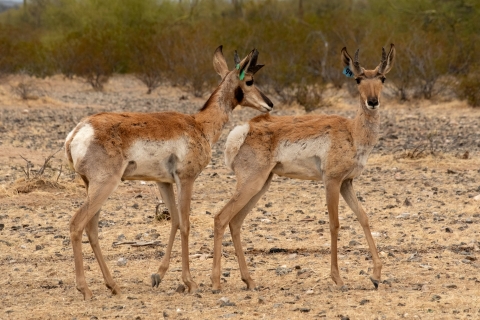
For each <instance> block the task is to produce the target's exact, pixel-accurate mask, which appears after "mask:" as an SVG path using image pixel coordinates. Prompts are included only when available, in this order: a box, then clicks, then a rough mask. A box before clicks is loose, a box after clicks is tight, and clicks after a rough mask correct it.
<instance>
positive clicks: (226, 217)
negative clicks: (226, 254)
mask: <svg viewBox="0 0 480 320" xmlns="http://www.w3.org/2000/svg"><path fill="white" fill-rule="evenodd" d="M270 171H271V170H265V171H264V172H260V173H258V172H255V177H247V178H245V179H239V176H238V175H237V179H238V182H237V190H236V191H235V194H234V195H233V197H232V199H230V201H229V202H228V203H227V204H226V205H225V207H223V209H222V210H221V211H220V212H219V213H218V214H217V215H216V216H215V227H214V243H213V269H212V278H211V280H212V291H213V292H214V293H216V292H219V291H220V289H221V286H220V272H221V259H222V239H223V234H224V233H225V228H226V227H227V225H228V224H229V223H230V221H231V220H232V219H233V218H234V217H235V216H236V215H237V214H238V213H239V212H240V211H241V210H242V209H243V208H245V206H247V204H248V206H247V208H245V212H243V213H242V214H243V218H245V215H246V214H247V213H248V212H249V211H250V209H251V207H253V206H254V204H255V203H256V201H252V200H253V197H255V195H257V194H258V193H259V192H260V191H261V190H262V188H263V187H264V186H265V184H266V183H265V182H266V181H267V179H268V176H269V174H270ZM250 178H251V179H250ZM242 181H245V182H242ZM266 188H268V185H267V187H266ZM260 196H261V195H260ZM257 200H258V199H257ZM251 201H252V204H250V202H251ZM243 218H239V219H238V221H236V223H235V226H236V224H239V225H241V222H242V221H243ZM239 232H240V231H239V230H238V234H237V231H235V232H234V233H232V238H233V241H234V245H235V252H236V253H237V255H238V256H239V260H238V261H239V264H241V263H243V264H244V265H245V269H246V263H245V257H244V256H243V252H242V248H241V246H242V245H241V242H240V233H239ZM237 248H238V249H237ZM238 252H242V253H241V254H240V255H239V254H238ZM241 260H242V261H241ZM245 271H246V270H245ZM240 272H242V270H241V271H240ZM246 273H247V275H248V271H246ZM244 277H245V280H244V281H248V279H249V278H250V276H245V274H243V272H242V279H243V278H244ZM250 280H251V279H250ZM252 285H253V282H250V284H249V283H248V282H247V286H248V287H250V286H252Z"/></svg>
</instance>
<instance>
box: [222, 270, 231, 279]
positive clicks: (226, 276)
mask: <svg viewBox="0 0 480 320" xmlns="http://www.w3.org/2000/svg"><path fill="white" fill-rule="evenodd" d="M222 275H223V276H224V277H225V278H228V277H230V271H224V272H223V273H222Z"/></svg>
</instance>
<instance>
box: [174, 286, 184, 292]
mask: <svg viewBox="0 0 480 320" xmlns="http://www.w3.org/2000/svg"><path fill="white" fill-rule="evenodd" d="M175 292H177V293H184V292H185V286H184V285H183V284H179V285H178V287H177V289H176V290H175Z"/></svg>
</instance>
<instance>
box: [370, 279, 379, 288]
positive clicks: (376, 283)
mask: <svg viewBox="0 0 480 320" xmlns="http://www.w3.org/2000/svg"><path fill="white" fill-rule="evenodd" d="M370 281H372V283H373V285H374V286H375V290H376V289H378V284H379V283H380V281H378V280H375V279H373V278H372V277H370Z"/></svg>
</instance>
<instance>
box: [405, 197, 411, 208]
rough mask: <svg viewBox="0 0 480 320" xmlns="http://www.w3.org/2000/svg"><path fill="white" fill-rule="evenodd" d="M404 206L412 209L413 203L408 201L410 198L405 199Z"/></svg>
mask: <svg viewBox="0 0 480 320" xmlns="http://www.w3.org/2000/svg"><path fill="white" fill-rule="evenodd" d="M403 205H404V206H406V207H411V206H412V203H411V202H410V200H408V198H405V201H404V202H403Z"/></svg>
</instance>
